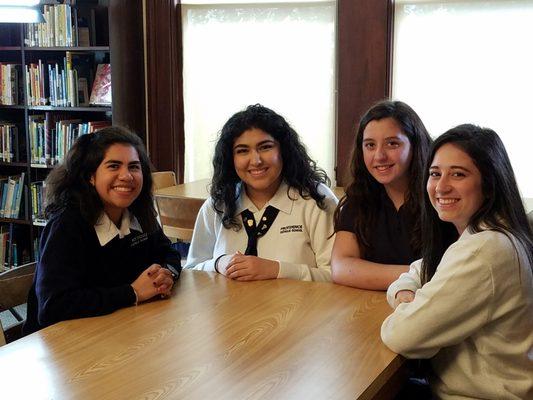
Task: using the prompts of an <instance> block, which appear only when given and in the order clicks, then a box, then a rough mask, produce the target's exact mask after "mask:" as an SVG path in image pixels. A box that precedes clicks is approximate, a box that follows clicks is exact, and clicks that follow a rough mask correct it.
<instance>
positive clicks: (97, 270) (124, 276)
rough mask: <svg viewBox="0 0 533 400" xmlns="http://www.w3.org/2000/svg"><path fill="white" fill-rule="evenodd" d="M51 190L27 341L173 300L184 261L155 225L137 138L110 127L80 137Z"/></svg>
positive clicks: (147, 170) (143, 153)
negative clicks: (73, 323)
mask: <svg viewBox="0 0 533 400" xmlns="http://www.w3.org/2000/svg"><path fill="white" fill-rule="evenodd" d="M46 188H47V194H46V215H47V218H48V223H47V225H46V227H45V228H44V230H43V233H42V236H41V242H40V250H41V258H40V260H39V262H38V264H37V269H36V273H35V281H34V285H33V287H32V289H31V290H30V293H29V298H28V319H27V322H26V325H25V327H24V331H25V333H31V332H33V331H36V330H38V329H41V328H43V327H45V326H48V325H51V324H54V323H56V322H59V321H62V320H67V319H73V318H83V317H93V316H97V315H103V314H108V313H111V312H113V311H115V310H117V309H119V308H122V307H127V306H131V305H134V304H137V303H140V302H143V301H145V300H148V299H151V298H153V297H155V296H159V297H166V296H168V295H169V294H170V291H171V289H172V286H173V283H174V279H175V278H176V277H177V275H178V274H179V272H180V270H181V267H180V256H179V254H178V253H177V252H176V251H175V250H173V249H172V248H171V246H170V242H169V240H168V239H167V238H166V237H165V236H164V235H163V233H162V231H161V228H160V227H159V225H158V224H157V220H156V213H155V210H154V207H153V201H152V195H151V188H152V178H151V173H150V161H149V159H148V156H147V155H146V151H145V149H144V146H143V144H142V142H141V140H140V139H139V138H138V137H137V136H136V135H134V134H132V133H129V132H127V131H125V130H123V129H121V128H117V127H110V128H105V129H102V130H100V131H98V132H96V133H93V134H88V135H83V136H81V137H80V138H79V139H78V140H77V141H76V143H75V144H74V145H73V146H72V148H71V150H70V151H69V152H68V154H67V157H66V160H65V162H64V163H63V164H62V165H60V166H58V167H57V168H56V169H54V170H53V171H52V172H51V173H50V175H49V176H48V178H47V180H46Z"/></svg>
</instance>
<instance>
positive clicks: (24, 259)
mask: <svg viewBox="0 0 533 400" xmlns="http://www.w3.org/2000/svg"><path fill="white" fill-rule="evenodd" d="M33 246H34V243H33V241H30V239H29V238H28V237H27V234H26V232H24V229H23V227H21V226H15V225H14V224H9V225H1V226H0V272H1V271H8V270H10V269H13V268H17V267H18V266H20V265H24V264H26V263H28V262H29V261H30V253H32V252H34V251H35V249H34V247H33Z"/></svg>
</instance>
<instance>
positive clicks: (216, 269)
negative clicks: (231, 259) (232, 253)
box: [215, 254, 225, 274]
mask: <svg viewBox="0 0 533 400" xmlns="http://www.w3.org/2000/svg"><path fill="white" fill-rule="evenodd" d="M224 256H225V254H222V255H221V256H218V257H217V259H216V260H215V271H216V272H217V273H218V274H220V271H219V270H218V262H219V261H220V259H221V258H222V257H224Z"/></svg>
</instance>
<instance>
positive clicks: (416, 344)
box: [381, 240, 512, 358]
mask: <svg viewBox="0 0 533 400" xmlns="http://www.w3.org/2000/svg"><path fill="white" fill-rule="evenodd" d="M490 246H491V244H490V243H488V242H487V243H482V244H481V245H480V243H479V242H476V241H469V240H463V241H458V242H456V243H454V244H453V245H452V246H450V248H448V250H447V251H446V253H445V254H444V256H443V258H442V260H441V262H440V264H439V266H438V268H437V271H436V273H435V275H434V276H433V278H432V279H431V281H430V282H428V283H426V284H425V285H424V286H423V287H421V288H420V289H418V290H417V291H416V295H415V298H414V300H413V301H412V302H410V303H402V304H400V305H398V307H397V308H396V310H395V311H394V313H392V314H391V315H390V316H389V317H388V318H387V319H385V321H384V322H383V325H382V327H381V338H382V340H383V342H384V343H385V344H386V345H387V346H388V347H389V348H390V349H391V350H393V351H395V352H396V353H400V354H402V355H404V356H406V357H409V358H430V357H433V356H434V355H435V354H436V353H437V352H438V351H439V350H440V349H441V348H443V347H447V346H452V345H455V344H458V343H460V342H462V341H464V340H465V338H467V337H468V336H470V335H472V333H474V332H476V331H477V330H478V329H480V328H481V327H482V326H484V325H485V324H486V323H487V322H488V321H489V319H490V315H491V311H492V307H493V300H494V285H495V282H494V280H493V276H492V273H491V265H490V264H491V263H493V259H494V256H492V255H491V254H492V253H493V251H492V250H491V249H490ZM496 259H497V256H496ZM500 261H501V260H499V261H498V262H499V263H500ZM509 261H511V260H508V261H507V262H509ZM511 262H512V261H511ZM393 285H394V283H393ZM403 288H404V289H405V288H407V289H408V287H403ZM397 289H398V287H396V289H395V288H391V289H390V290H389V292H391V293H397ZM389 301H390V299H389Z"/></svg>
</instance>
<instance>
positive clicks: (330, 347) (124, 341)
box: [0, 271, 403, 400]
mask: <svg viewBox="0 0 533 400" xmlns="http://www.w3.org/2000/svg"><path fill="white" fill-rule="evenodd" d="M390 311H391V309H390V308H389V306H388V305H387V304H386V301H385V294H384V293H381V292H371V291H363V290H357V289H352V288H347V287H342V286H337V285H334V284H331V283H314V282H299V281H291V280H281V279H280V280H271V281H258V282H234V281H231V280H228V279H226V278H225V277H223V276H221V275H217V274H214V273H208V272H199V271H184V272H183V274H182V277H181V278H180V280H179V281H178V283H177V284H176V288H175V290H174V295H173V297H172V298H171V299H169V300H162V301H154V302H152V303H147V304H143V305H141V306H138V307H128V308H125V309H122V310H119V311H117V312H115V313H113V314H111V315H107V316H103V317H97V318H87V319H81V320H73V321H64V322H61V323H59V324H56V325H53V326H51V327H48V328H46V329H44V330H42V331H40V332H36V333H34V334H32V335H30V336H27V337H25V338H23V339H20V340H18V341H16V342H13V343H11V344H9V345H7V346H3V347H0V377H1V382H2V383H1V385H0V386H1V387H0V390H1V393H2V398H5V399H55V400H58V399H76V400H83V399H99V400H104V399H113V400H114V399H158V400H161V399H202V400H204V399H232V400H234V399H298V400H300V399H329V398H331V399H369V398H372V397H373V396H374V395H375V394H376V393H377V392H378V391H379V390H380V388H382V387H383V386H384V385H386V384H387V382H388V381H390V380H391V379H392V380H394V378H395V377H396V376H397V374H398V372H399V371H402V370H403V358H402V357H400V356H398V355H396V354H395V353H393V352H391V351H390V350H388V349H387V348H386V347H385V346H384V345H383V343H382V342H381V340H380V336H379V331H380V326H381V322H382V321H383V319H384V318H385V317H386V316H387V315H388V314H389V313H390ZM387 390H388V389H387ZM389 394H392V392H390V393H389Z"/></svg>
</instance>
